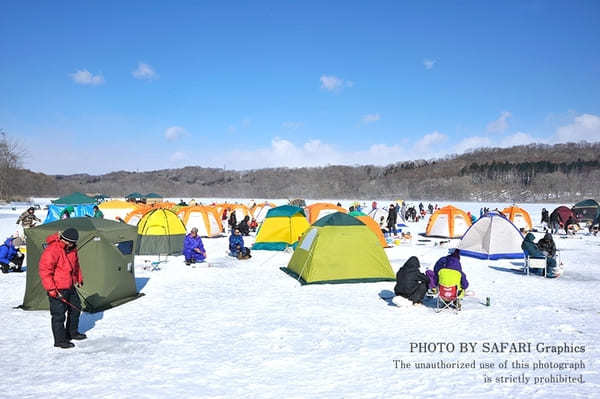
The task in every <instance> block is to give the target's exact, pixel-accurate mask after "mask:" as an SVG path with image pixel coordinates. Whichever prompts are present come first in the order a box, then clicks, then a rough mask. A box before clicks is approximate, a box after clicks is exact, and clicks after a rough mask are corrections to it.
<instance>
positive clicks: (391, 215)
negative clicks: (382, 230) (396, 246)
mask: <svg viewBox="0 0 600 399" xmlns="http://www.w3.org/2000/svg"><path fill="white" fill-rule="evenodd" d="M397 217H398V214H397V213H396V208H395V207H394V204H391V205H390V209H389V211H388V217H387V228H388V233H390V234H392V233H393V234H398V230H396V220H398V219H397Z"/></svg>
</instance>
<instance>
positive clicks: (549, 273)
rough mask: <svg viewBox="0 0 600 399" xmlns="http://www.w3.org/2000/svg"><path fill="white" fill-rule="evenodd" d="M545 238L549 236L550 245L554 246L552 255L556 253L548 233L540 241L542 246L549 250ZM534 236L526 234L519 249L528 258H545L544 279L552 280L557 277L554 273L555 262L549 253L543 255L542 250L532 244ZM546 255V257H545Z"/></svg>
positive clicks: (537, 245)
mask: <svg viewBox="0 0 600 399" xmlns="http://www.w3.org/2000/svg"><path fill="white" fill-rule="evenodd" d="M547 236H550V241H552V245H553V246H554V253H556V246H555V245H554V240H552V235H551V234H550V233H546V235H545V236H544V238H542V239H541V240H540V242H541V244H542V246H544V247H545V248H547V249H548V248H549V247H550V245H549V244H548V243H547V241H548V240H547ZM534 240H535V236H534V235H533V233H527V235H526V236H525V239H524V240H523V243H522V244H521V249H522V250H523V252H525V255H526V256H528V257H530V258H538V259H541V258H546V277H548V278H554V277H558V274H557V273H556V270H555V269H556V260H555V259H554V258H553V257H552V256H551V255H550V252H546V253H544V252H543V250H542V249H541V248H540V247H539V243H538V244H536V243H535V242H534ZM546 254H548V256H546Z"/></svg>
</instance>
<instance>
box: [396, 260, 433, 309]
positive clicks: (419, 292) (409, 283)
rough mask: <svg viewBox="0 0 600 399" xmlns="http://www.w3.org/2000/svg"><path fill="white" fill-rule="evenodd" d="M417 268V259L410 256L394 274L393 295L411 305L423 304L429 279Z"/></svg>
mask: <svg viewBox="0 0 600 399" xmlns="http://www.w3.org/2000/svg"><path fill="white" fill-rule="evenodd" d="M419 266H420V264H419V259H418V258H417V257H416V256H411V257H410V258H408V260H407V261H406V263H405V264H404V265H403V266H402V267H401V268H400V269H399V270H398V273H396V285H395V286H394V293H395V294H396V295H399V296H401V297H404V298H406V299H408V300H410V301H412V302H413V303H421V302H423V298H424V297H425V293H426V292H427V287H428V285H429V277H427V276H426V275H425V274H423V273H421V271H420V270H419Z"/></svg>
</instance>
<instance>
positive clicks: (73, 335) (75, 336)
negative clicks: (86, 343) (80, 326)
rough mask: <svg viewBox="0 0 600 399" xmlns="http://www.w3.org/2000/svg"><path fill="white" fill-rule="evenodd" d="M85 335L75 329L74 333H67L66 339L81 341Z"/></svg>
mask: <svg viewBox="0 0 600 399" xmlns="http://www.w3.org/2000/svg"><path fill="white" fill-rule="evenodd" d="M86 338H87V335H85V334H82V333H80V332H79V331H76V332H74V333H71V334H67V339H74V340H77V341H81V340H83V339H86Z"/></svg>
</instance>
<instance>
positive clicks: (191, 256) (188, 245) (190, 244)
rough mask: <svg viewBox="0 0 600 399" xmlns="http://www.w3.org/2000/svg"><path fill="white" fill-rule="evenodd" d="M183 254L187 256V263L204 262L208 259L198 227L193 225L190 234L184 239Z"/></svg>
mask: <svg viewBox="0 0 600 399" xmlns="http://www.w3.org/2000/svg"><path fill="white" fill-rule="evenodd" d="M183 256H185V264H186V265H189V264H190V263H197V262H203V261H204V259H206V250H205V249H204V244H202V238H200V236H199V235H198V229H197V228H196V227H192V230H190V234H188V235H187V236H185V240H184V241H183Z"/></svg>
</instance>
